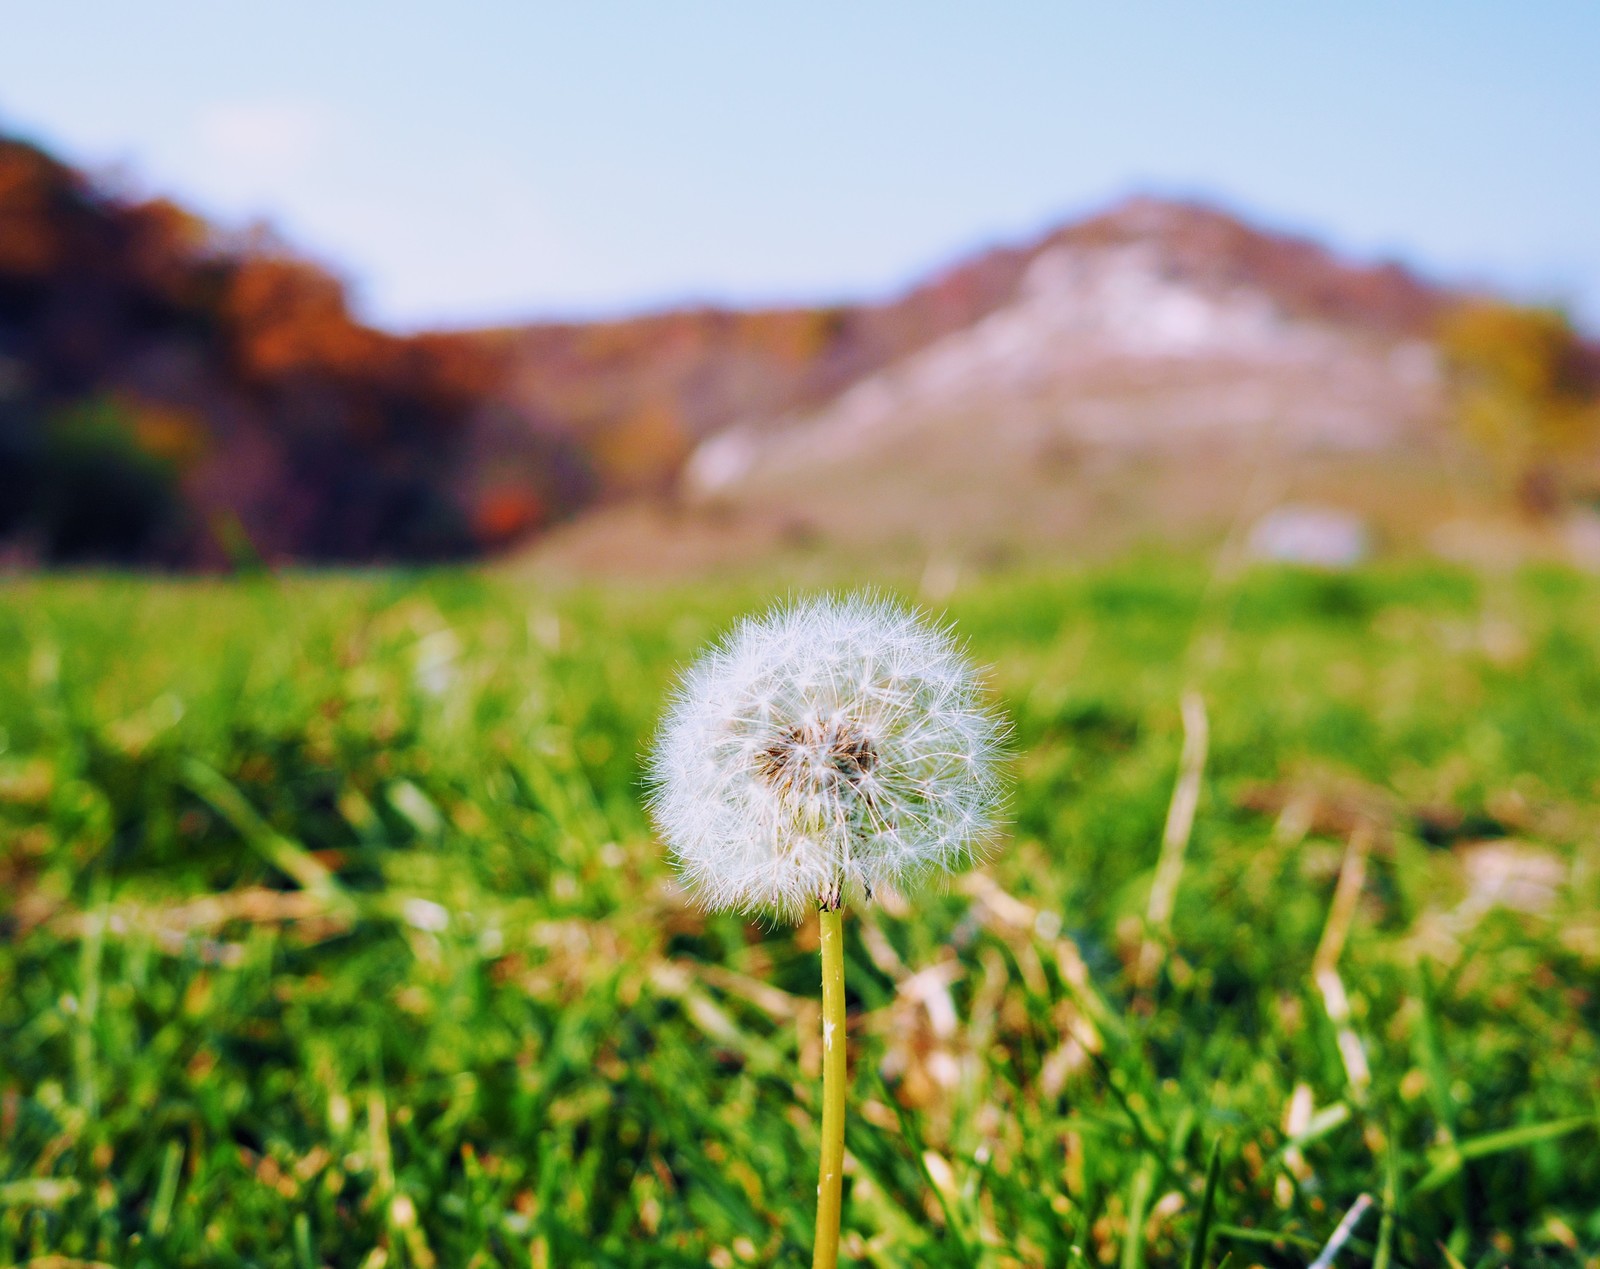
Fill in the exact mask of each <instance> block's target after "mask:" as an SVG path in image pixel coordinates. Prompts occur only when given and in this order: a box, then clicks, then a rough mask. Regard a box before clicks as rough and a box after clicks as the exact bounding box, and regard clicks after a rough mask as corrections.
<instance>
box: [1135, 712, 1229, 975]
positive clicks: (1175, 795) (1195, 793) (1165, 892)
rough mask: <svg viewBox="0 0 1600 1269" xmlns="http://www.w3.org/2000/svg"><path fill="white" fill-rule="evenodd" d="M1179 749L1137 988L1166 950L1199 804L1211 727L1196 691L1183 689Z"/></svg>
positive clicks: (1156, 967)
mask: <svg viewBox="0 0 1600 1269" xmlns="http://www.w3.org/2000/svg"><path fill="white" fill-rule="evenodd" d="M1182 710H1183V752H1182V754H1181V755H1180V756H1179V758H1178V780H1177V783H1176V784H1175V785H1174V786H1173V790H1172V803H1171V805H1170V806H1168V808H1167V822H1166V826H1165V828H1163V829H1162V832H1161V858H1160V860H1159V861H1158V862H1157V863H1156V877H1155V882H1154V883H1153V884H1152V885H1151V887H1150V903H1149V906H1148V907H1147V908H1146V909H1145V940H1144V944H1143V946H1142V947H1140V949H1139V963H1138V968H1137V970H1136V972H1135V979H1136V981H1137V982H1138V984H1139V986H1140V988H1141V989H1148V988H1149V986H1150V985H1151V984H1152V983H1153V982H1155V977H1156V974H1157V972H1158V971H1159V970H1160V968H1161V962H1162V959H1163V958H1164V956H1165V953H1166V946H1167V941H1168V932H1169V930H1170V927H1171V924H1172V909H1173V907H1174V905H1175V904H1176V903H1177V900H1178V883H1179V881H1181V880H1182V878H1183V856H1184V854H1185V852H1186V851H1187V850H1188V847H1189V837H1190V834H1191V833H1193V831H1194V814H1195V809H1196V808H1197V807H1198V806H1199V804H1200V777H1201V776H1202V775H1203V774H1204V772H1205V766H1206V749H1207V747H1208V745H1209V744H1210V735H1211V729H1210V724H1209V721H1208V720H1207V718H1206V703H1205V701H1204V699H1203V698H1202V697H1201V696H1200V693H1199V692H1196V691H1194V690H1193V689H1190V690H1189V691H1187V692H1185V693H1184V694H1183V705H1182Z"/></svg>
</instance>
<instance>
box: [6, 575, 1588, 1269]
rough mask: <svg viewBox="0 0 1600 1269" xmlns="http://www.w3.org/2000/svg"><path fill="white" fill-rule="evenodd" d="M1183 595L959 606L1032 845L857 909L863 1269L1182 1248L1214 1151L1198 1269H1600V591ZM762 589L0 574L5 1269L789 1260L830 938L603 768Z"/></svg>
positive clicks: (857, 1232) (1090, 583)
mask: <svg viewBox="0 0 1600 1269" xmlns="http://www.w3.org/2000/svg"><path fill="white" fill-rule="evenodd" d="M1206 575H1207V574H1206V570H1205V569H1203V568H1196V567H1191V566H1188V565H1186V564H1184V563H1182V562H1181V561H1154V562H1144V563H1135V564H1123V565H1117V566H1115V567H1106V568H1097V569H1095V570H1094V571H1090V572H1086V573H1083V574H1081V575H1074V576H1068V577H1053V578H1052V577H1045V578H1034V579H1024V580H1014V581H994V582H988V583H984V584H982V585H981V586H976V587H974V588H972V589H968V590H964V591H962V592H960V593H958V594H957V596H956V597H955V599H954V600H953V601H952V602H951V604H950V615H951V617H953V618H954V619H955V620H957V622H958V623H959V626H960V629H961V632H962V633H963V634H964V635H965V636H966V637H967V638H968V639H969V640H970V642H971V645H972V649H973V651H974V653H975V655H976V656H977V657H978V659H979V660H981V661H983V662H985V663H987V664H989V665H991V666H992V667H993V669H992V673H991V679H992V682H993V684H994V686H995V688H996V690H997V692H998V694H999V696H1000V698H1001V699H1002V701H1003V703H1004V705H1005V707H1006V709H1007V710H1008V711H1009V712H1010V713H1011V714H1012V716H1013V718H1014V719H1015V721H1016V737H1015V750H1016V759H1015V768H1016V774H1017V787H1016V794H1015V799H1014V808H1013V819H1014V825H1013V831H1012V834H1011V836H1010V838H1009V839H1008V840H1007V841H1006V842H1005V844H1004V845H1003V847H1002V848H1001V850H1000V851H999V852H998V853H997V854H996V856H995V857H994V859H993V860H992V862H990V863H989V864H988V865H987V866H986V867H984V868H982V869H981V870H979V871H978V872H976V873H974V874H972V875H970V876H969V877H968V878H967V879H965V880H964V881H962V882H961V883H959V884H957V885H956V886H954V887H953V888H951V889H949V890H948V891H945V892H940V893H935V894H932V895H925V896H919V897H915V898H913V899H912V900H911V901H910V902H892V903H889V904H887V905H885V906H883V907H880V908H876V909H873V910H871V911H856V912H852V913H850V914H849V917H848V920H847V923H846V937H847V948H848V962H847V972H848V975H849V978H850V989H851V1002H852V1017H851V1045H852V1068H851V1069H852V1076H853V1081H854V1089H853V1093H852V1098H853V1101H852V1109H851V1118H850V1122H849V1128H848V1148H849V1150H850V1152H851V1156H852V1159H853V1162H852V1163H851V1165H850V1167H851V1171H850V1173H849V1174H848V1175H847V1178H846V1200H845V1219H844V1223H845V1230H846V1239H845V1249H846V1259H847V1260H850V1261H854V1262H856V1263H868V1264H873V1265H881V1266H909V1265H936V1266H943V1265H952V1266H953V1265H982V1266H1010V1265H1050V1266H1074V1265H1082V1264H1090V1265H1101V1264H1106V1265H1119V1266H1123V1267H1124V1269H1134V1267H1136V1266H1140V1265H1151V1266H1156V1265H1173V1264H1179V1263H1182V1262H1183V1257H1184V1256H1185V1254H1186V1253H1187V1249H1188V1247H1189V1244H1190V1239H1191V1236H1192V1233H1193V1230H1194V1226H1195V1223H1196V1212H1197V1208H1198V1206H1199V1193H1200V1187H1201V1183H1202V1180H1203V1176H1204V1171H1205V1164H1206V1158H1207V1154H1208V1152H1209V1150H1210V1148H1211V1144H1212V1143H1213V1142H1214V1141H1220V1143H1221V1149H1222V1159H1223V1168H1222V1185H1221V1189H1220V1191H1219V1197H1218V1203H1217V1214H1216V1218H1215V1221H1214V1224H1213V1237H1212V1244H1211V1255H1210V1258H1209V1260H1208V1263H1210V1264H1215V1263H1216V1262H1217V1261H1219V1260H1221V1259H1222V1257H1223V1256H1224V1255H1225V1254H1227V1255H1230V1256H1231V1260H1230V1265H1232V1266H1233V1267H1234V1269H1239V1267H1241V1266H1245V1265H1252V1264H1260V1265H1267V1266H1290V1265H1293V1266H1304V1265H1306V1264H1308V1263H1309V1262H1310V1261H1311V1260H1312V1259H1313V1258H1314V1257H1315V1255H1316V1253H1317V1249H1318V1248H1320V1247H1321V1246H1322V1245H1323V1243H1324V1242H1325V1241H1326V1240H1327V1238H1328V1237H1329V1235H1330V1234H1331V1233H1332V1232H1333V1230H1334V1227H1335V1226H1336V1225H1337V1224H1338V1223H1339V1220H1340V1218H1341V1217H1342V1216H1343V1215H1344V1213H1345V1212H1346V1211H1347V1210H1348V1209H1349V1208H1350V1206H1351V1205H1352V1204H1353V1203H1355V1202H1356V1201H1357V1199H1358V1197H1359V1196H1361V1195H1363V1194H1365V1195H1368V1196H1370V1198H1371V1199H1372V1200H1373V1202H1374V1204H1375V1206H1374V1208H1373V1210H1371V1211H1370V1212H1368V1213H1367V1214H1366V1215H1365V1217H1364V1219H1363V1220H1362V1221H1361V1223H1360V1224H1359V1225H1358V1226H1357V1227H1356V1231H1355V1234H1354V1237H1353V1239H1352V1240H1351V1242H1350V1243H1349V1244H1348V1245H1347V1246H1346V1248H1345V1249H1344V1251H1343V1252H1342V1253H1341V1254H1340V1256H1339V1259H1338V1261H1337V1263H1338V1264H1339V1265H1341V1266H1350V1265H1364V1264H1368V1263H1375V1264H1384V1265H1390V1266H1401V1265H1409V1266H1424V1265H1430V1266H1431V1265H1440V1264H1451V1263H1456V1262H1459V1263H1460V1264H1462V1265H1466V1266H1479V1265H1483V1266H1490V1265H1496V1266H1498V1265H1518V1266H1526V1265H1573V1266H1580V1265H1587V1266H1592V1265H1595V1264H1597V1263H1600V831H1597V830H1600V814H1597V811H1596V801H1597V796H1600V581H1596V580H1595V579H1585V578H1581V577H1579V576H1577V575H1574V574H1569V573H1562V572H1554V571H1551V572H1524V573H1521V574H1516V575H1506V576H1499V577H1492V578H1479V577H1474V576H1472V575H1469V574H1466V573H1458V572H1452V571H1445V570H1442V569H1438V568H1432V567H1421V566H1415V567H1414V566H1395V567H1392V568H1391V567H1384V568H1375V569H1372V570H1369V571H1366V572H1363V573H1358V574H1354V575H1350V576H1332V577H1325V576H1318V575H1313V574H1307V573H1300V572H1292V571H1263V572H1256V573H1251V574H1247V575H1246V576H1245V577H1244V578H1243V579H1242V580H1239V581H1237V582H1232V583H1227V584H1223V585H1214V586H1211V587H1209V588H1208V587H1207V585H1206ZM765 598H766V596H764V595H761V594H759V593H757V592H756V591H755V590H754V589H752V588H749V587H741V586H735V585H731V584H730V585H728V586H725V587H722V588H720V589H719V588H709V589H708V588H705V587H699V588H695V589H689V588H687V587H684V588H680V589H672V590H644V589H635V590H622V589H616V590H610V591H582V590H566V591H561V592H557V593H538V592H536V591H534V590H533V589H531V588H528V587H519V586H518V585H516V584H514V583H512V582H510V581H508V580H505V579H498V578H490V577H478V576H474V575H464V574H442V575H437V576H427V577H421V578H415V579H399V578H378V577H374V578H327V579H302V578H288V579H285V580H282V581H273V580H261V581H254V582H238V583H220V582H203V581H189V582H147V581H133V580H120V579H60V580H45V581H21V582H17V581H13V582H10V583H7V584H6V585H5V586H4V587H3V588H0V843H3V847H0V930H3V932H4V943H3V945H0V1263H4V1264H10V1263H12V1262H27V1261H29V1260H30V1259H33V1258H39V1257H46V1256H52V1255H53V1256H57V1257H66V1258H70V1261H71V1262H72V1263H77V1262H98V1263H105V1264H114V1265H119V1266H122V1265H126V1266H139V1265H150V1266H165V1265H247V1264H249V1265H284V1266H294V1267H296V1269H310V1267H311V1266H316V1265H321V1264H327V1265H358V1264H359V1265H366V1266H372V1267H376V1266H379V1265H391V1266H395V1265H406V1266H430V1265H438V1266H456V1265H473V1266H486V1265H519V1266H527V1265H529V1264H530V1263H531V1264H533V1265H544V1266H576V1265H589V1264H601V1265H635V1264H640V1265H646V1264H647V1265H685V1266H687V1265H703V1264H706V1263H708V1262H709V1263H711V1264H713V1265H717V1266H729V1265H735V1264H758V1265H766V1264H780V1265H797V1264H805V1263H809V1244H810V1220H811V1209H812V1204H813V1201H814V1197H815V1187H816V1174H815V1167H816V1142H817V1118H818V1107H819V1097H818V1092H819V1088H818V1081H817V1072H818V1064H819V1058H820V1040H819V1037H818V1034H817V1031H818V1002H817V997H818V987H817V964H816V954H815V932H814V930H813V928H811V927H810V926H807V927H805V928H802V929H801V930H799V931H792V930H790V929H787V928H781V929H766V928H762V927H761V926H759V925H753V924H746V923H744V922H742V921H739V920H737V919H733V918H730V917H725V916H718V917H714V918H706V917H704V916H702V915H700V914H698V913H697V912H696V911H694V910H693V909H692V908H690V907H688V906H686V904H685V902H684V901H683V899H682V897H681V896H680V895H679V894H678V892H677V891H676V890H675V888H674V887H673V885H672V881H671V874H670V870H669V868H668V867H667V866H666V864H665V862H664V861H663V859H662V857H661V855H660V852H659V849H658V848H657V846H656V845H655V844H654V843H653V841H652V839H651V834H650V831H649V828H648V825H647V822H646V819H645V817H644V814H643V812H642V810H641V806H640V792H639V787H638V778H639V758H638V755H639V753H640V751H641V749H642V748H643V746H644V745H645V744H646V743H647V738H648V736H649V733H650V730H651V727H652V725H653V723H654V719H655V717H656V715H657V712H658V709H659V704H660V700H661V695H662V692H663V690H664V688H665V686H666V684H667V683H668V682H669V681H670V678H671V676H672V675H673V673H674V671H675V668H676V667H677V666H678V665H679V664H680V663H681V662H682V661H683V660H684V659H685V658H686V657H688V656H689V655H691V654H692V653H693V651H694V650H695V649H696V648H697V647H698V646H699V645H700V644H701V642H702V641H703V640H705V639H706V638H708V637H709V636H711V635H712V634H713V633H715V632H716V631H717V630H718V629H719V628H720V627H721V626H722V625H724V624H725V623H726V621H727V620H728V619H729V618H730V617H732V616H733V615H735V614H737V613H738V612H740V611H742V610H744V609H745V608H746V607H749V606H752V605H754V604H756V603H759V602H762V601H763V600H764V599H765ZM1191 684H1192V685H1193V686H1194V687H1195V688H1196V689H1197V690H1198V691H1199V693H1200V694H1201V696H1202V698H1203V700H1204V703H1205V708H1206V712H1207V715H1208V718H1209V724H1210V746H1209V754H1208V757H1207V760H1206V764H1205V768H1204V777H1203V780H1202V783H1201V792H1200V799H1199V803H1198V811H1197V815H1196V818H1195V823H1194V830H1193V834H1192V838H1191V840H1190V841H1189V842H1188V848H1187V855H1186V857H1185V858H1184V860H1183V867H1182V871H1181V873H1169V875H1170V876H1176V877H1177V887H1176V891H1175V905H1174V908H1173V912H1172V918H1171V928H1170V935H1166V934H1164V933H1163V932H1162V930H1161V928H1160V927H1159V925H1158V926H1157V927H1155V928H1148V927H1147V925H1146V922H1145V917H1146V913H1147V910H1148V902H1149V896H1150V893H1151V888H1152V882H1153V879H1154V876H1155V873H1156V863H1157V858H1158V853H1159V851H1160V849H1161V839H1162V830H1163V822H1164V820H1165V818H1166V815H1167V809H1168V803H1169V800H1170V798H1171V795H1172V790H1173V784H1174V779H1175V776H1176V774H1177V771H1178V765H1179V752H1180V749H1181V748H1182V742H1183V729H1182V725H1181V721H1180V711H1179V702H1180V699H1181V698H1182V695H1183V691H1184V689H1185V687H1186V686H1188V685H1191ZM1341 877H1343V879H1344V880H1343V883H1342V885H1341V883H1340V881H1339V878H1341ZM1330 914H1331V916H1332V919H1331V920H1330ZM1147 936H1148V937H1149V941H1150V950H1149V951H1147V952H1144V953H1143V960H1142V962H1141V946H1142V944H1143V943H1144V942H1145V941H1146V938H1147ZM1319 945H1320V946H1321V953H1320V957H1319V952H1318V949H1319ZM1314 961H1315V964H1314ZM1141 963H1142V964H1143V966H1144V970H1145V981H1143V982H1141V972H1140V968H1139V967H1140V965H1141ZM1319 970H1320V971H1321V972H1320V975H1319V974H1318V973H1317V971H1319ZM1341 989H1342V991H1341ZM1341 995H1342V997H1343V998H1344V1002H1345V1003H1344V1007H1343V1008H1341ZM1452 1258H1454V1259H1452ZM43 1263H46V1264H50V1265H54V1266H57V1267H58V1269H59V1267H60V1266H64V1265H66V1264H67V1263H69V1261H68V1260H66V1259H59V1258H58V1259H53V1260H46V1261H44V1262H43Z"/></svg>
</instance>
